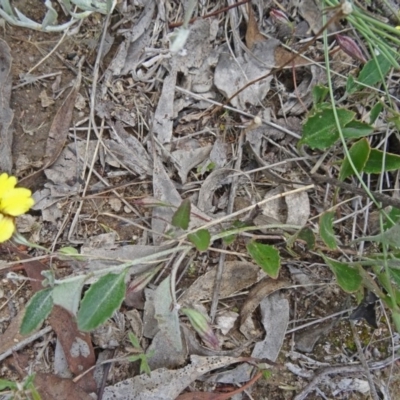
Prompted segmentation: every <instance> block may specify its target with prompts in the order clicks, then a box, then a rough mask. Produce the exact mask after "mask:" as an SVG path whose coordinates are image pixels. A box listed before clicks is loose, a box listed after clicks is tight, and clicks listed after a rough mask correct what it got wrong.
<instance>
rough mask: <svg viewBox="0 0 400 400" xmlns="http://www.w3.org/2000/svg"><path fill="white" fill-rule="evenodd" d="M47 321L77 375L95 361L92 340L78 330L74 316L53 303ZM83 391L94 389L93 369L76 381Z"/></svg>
mask: <svg viewBox="0 0 400 400" xmlns="http://www.w3.org/2000/svg"><path fill="white" fill-rule="evenodd" d="M49 323H50V325H51V326H52V328H53V329H54V331H55V332H56V334H57V338H58V339H59V341H60V342H61V345H62V348H63V350H64V354H65V357H66V359H67V362H68V366H69V369H70V370H71V372H72V373H73V374H74V375H79V374H81V373H82V372H83V371H85V370H87V369H89V368H90V367H92V366H93V365H94V364H95V363H96V357H95V354H94V350H93V346H92V341H91V338H90V334H89V333H83V332H80V331H79V330H78V326H77V324H76V321H75V318H74V316H73V315H72V314H71V313H69V312H68V311H67V310H65V309H64V308H62V307H60V306H57V305H55V306H54V307H53V310H52V312H51V315H50V317H49ZM78 385H79V386H81V387H82V388H83V389H84V390H85V392H87V393H89V392H92V391H95V390H96V383H95V381H94V378H93V371H92V372H89V373H88V374H86V375H85V377H84V378H83V379H81V380H79V381H78Z"/></svg>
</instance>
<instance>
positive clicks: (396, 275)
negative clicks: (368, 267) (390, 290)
mask: <svg viewBox="0 0 400 400" xmlns="http://www.w3.org/2000/svg"><path fill="white" fill-rule="evenodd" d="M389 270H390V274H391V275H392V278H393V280H394V282H396V285H397V286H398V287H400V271H399V270H398V269H394V268H390V269H389Z"/></svg>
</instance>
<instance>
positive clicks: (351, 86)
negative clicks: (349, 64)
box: [346, 75, 357, 94]
mask: <svg viewBox="0 0 400 400" xmlns="http://www.w3.org/2000/svg"><path fill="white" fill-rule="evenodd" d="M355 91H357V84H356V83H355V82H354V77H353V76H352V75H349V77H348V78H347V82H346V92H347V93H350V94H351V93H354V92H355Z"/></svg>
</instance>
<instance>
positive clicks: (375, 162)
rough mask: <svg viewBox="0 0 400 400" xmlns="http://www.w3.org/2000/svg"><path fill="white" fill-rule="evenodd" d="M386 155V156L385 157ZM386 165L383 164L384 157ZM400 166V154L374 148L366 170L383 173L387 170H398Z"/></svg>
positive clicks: (371, 172) (367, 171)
mask: <svg viewBox="0 0 400 400" xmlns="http://www.w3.org/2000/svg"><path fill="white" fill-rule="evenodd" d="M384 156H385V157H384ZM384 158H385V165H384V166H383V159H384ZM399 168H400V156H398V155H397V154H392V153H386V154H384V152H383V151H381V150H378V149H372V150H371V152H370V154H369V158H368V161H367V163H366V164H365V168H364V172H366V173H368V174H381V173H382V172H387V171H396V170H397V169H399Z"/></svg>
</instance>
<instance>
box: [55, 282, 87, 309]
mask: <svg viewBox="0 0 400 400" xmlns="http://www.w3.org/2000/svg"><path fill="white" fill-rule="evenodd" d="M85 280H86V276H82V278H81V279H78V280H76V281H73V282H66V283H60V284H56V285H55V286H54V288H53V302H54V304H58V305H59V306H61V307H64V308H65V309H66V310H68V311H69V312H71V313H72V314H73V315H76V313H77V311H78V307H79V302H80V301H81V293H82V288H83V285H84V283H85Z"/></svg>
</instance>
